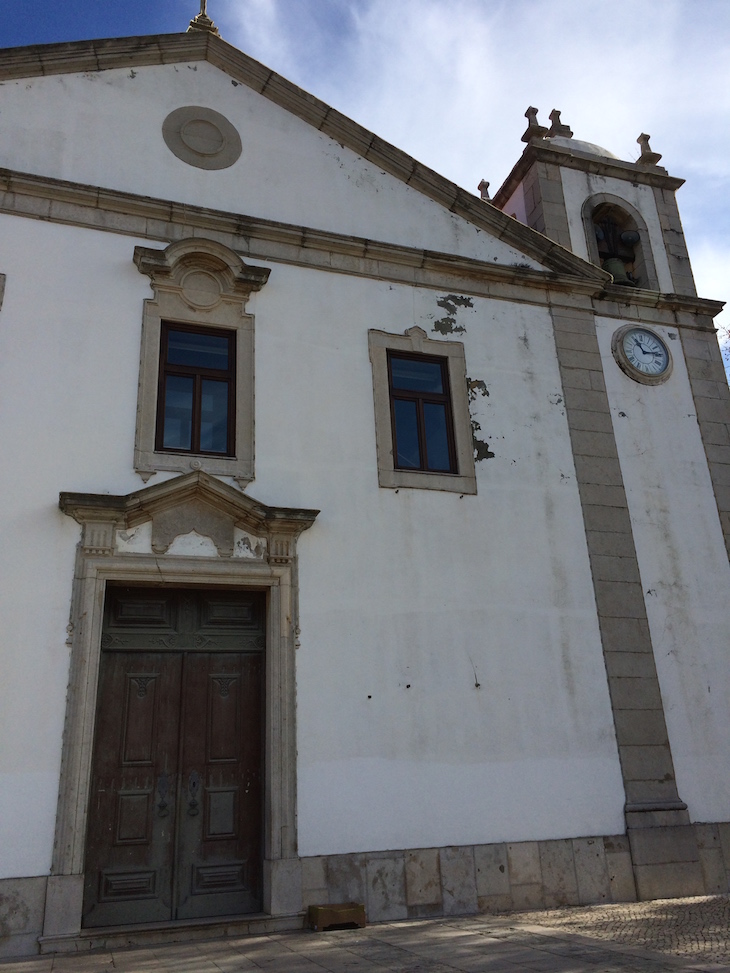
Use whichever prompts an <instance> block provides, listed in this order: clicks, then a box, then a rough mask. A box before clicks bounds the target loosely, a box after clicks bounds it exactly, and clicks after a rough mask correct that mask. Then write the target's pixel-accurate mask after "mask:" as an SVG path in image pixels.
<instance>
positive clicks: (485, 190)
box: [477, 179, 491, 203]
mask: <svg viewBox="0 0 730 973" xmlns="http://www.w3.org/2000/svg"><path fill="white" fill-rule="evenodd" d="M477 189H478V190H479V195H480V196H481V197H482V199H483V200H484V202H485V203H489V202H491V200H490V199H489V183H488V182H487V180H486V179H482V181H481V182H480V183H479V185H478V186H477Z"/></svg>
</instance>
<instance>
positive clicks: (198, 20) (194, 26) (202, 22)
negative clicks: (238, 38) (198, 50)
mask: <svg viewBox="0 0 730 973" xmlns="http://www.w3.org/2000/svg"><path fill="white" fill-rule="evenodd" d="M191 30H204V31H205V32H206V33H207V34H215V35H216V36H217V37H220V31H219V30H218V28H217V27H216V25H215V24H214V23H213V21H212V20H211V19H210V17H209V16H208V0H200V13H199V14H197V15H196V16H195V17H194V18H193V19H192V20H191V21H190V26H189V27H188V31H191Z"/></svg>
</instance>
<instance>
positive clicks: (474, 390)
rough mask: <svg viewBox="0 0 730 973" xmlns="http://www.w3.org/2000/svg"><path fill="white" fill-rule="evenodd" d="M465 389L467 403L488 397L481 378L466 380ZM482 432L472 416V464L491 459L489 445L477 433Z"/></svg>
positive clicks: (485, 384) (491, 453)
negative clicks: (467, 397) (467, 394)
mask: <svg viewBox="0 0 730 973" xmlns="http://www.w3.org/2000/svg"><path fill="white" fill-rule="evenodd" d="M466 387H467V391H468V393H469V403H470V405H471V403H473V402H476V400H477V397H478V396H480V395H481V397H482V398H487V397H488V396H489V389H488V388H487V383H486V382H485V381H484V380H483V379H481V378H469V376H468V375H467V378H466ZM481 431H482V427H481V425H480V424H479V423H478V422H477V420H476V419H475V418H474V416H471V439H472V444H473V446H474V462H475V463H479V462H480V461H481V460H483V459H492V457H493V456H494V453H493V452H492V451H491V449H490V448H489V443H488V442H486V440H484V439H481V438H480V437H479V436H478V435H477V433H480V432H481Z"/></svg>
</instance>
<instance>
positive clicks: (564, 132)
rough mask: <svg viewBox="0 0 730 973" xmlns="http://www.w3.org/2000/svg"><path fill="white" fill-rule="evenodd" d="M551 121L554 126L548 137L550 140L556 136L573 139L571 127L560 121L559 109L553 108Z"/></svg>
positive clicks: (551, 127)
mask: <svg viewBox="0 0 730 973" xmlns="http://www.w3.org/2000/svg"><path fill="white" fill-rule="evenodd" d="M550 121H551V122H552V124H551V126H550V131H549V132H548V136H547V137H548V138H549V139H552V138H555V136H556V135H559V136H561V137H562V138H566V139H572V138H573V133H572V131H571V130H570V127H569V126H568V125H565V124H563V122H561V121H560V112H559V111H558V109H557V108H553V110H552V111H551V112H550Z"/></svg>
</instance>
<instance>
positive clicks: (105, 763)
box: [83, 586, 265, 927]
mask: <svg viewBox="0 0 730 973" xmlns="http://www.w3.org/2000/svg"><path fill="white" fill-rule="evenodd" d="M264 648H265V600H264V596H263V594H261V593H257V592H251V591H229V590H226V589H213V590H207V589H206V590H202V589H196V588H189V589H182V590H171V589H167V588H151V587H145V588H143V587H138V588H132V587H121V586H119V587H117V586H109V587H108V589H107V597H106V603H105V609H104V629H103V636H102V652H101V669H100V675H99V691H98V703H97V716H96V733H95V740H94V757H93V776H92V781H91V792H90V801H89V817H88V821H89V823H88V833H87V843H86V869H85V874H86V879H85V889H84V918H83V924H84V926H87V927H88V926H112V925H120V924H127V923H142V922H164V921H168V920H175V919H196V918H203V917H211V916H229V915H236V914H242V913H251V912H259V911H260V910H261V888H262V830H263V828H262V820H263V799H262V795H263V781H262V778H263V752H262V751H263V746H262V739H263V733H262V716H263V680H264V668H263V667H264Z"/></svg>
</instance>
